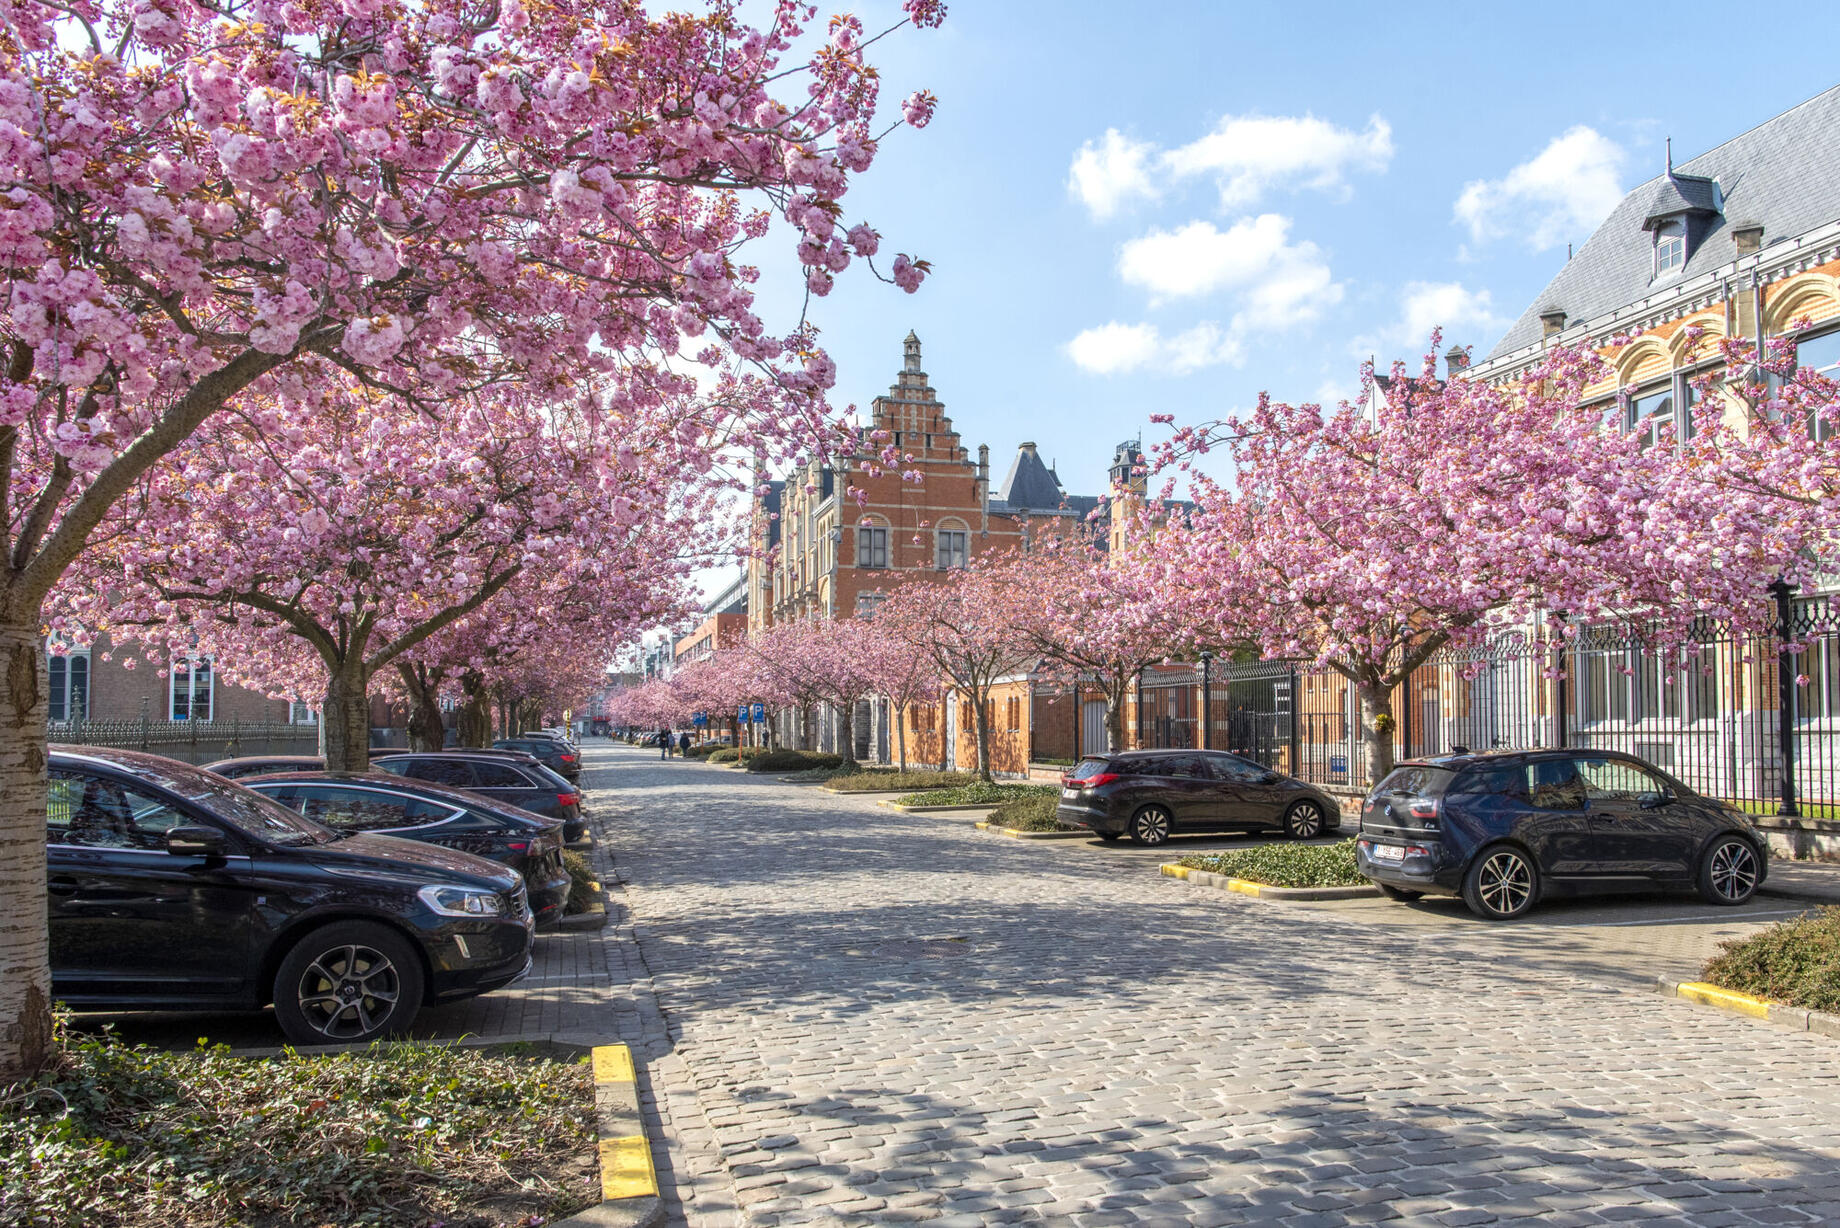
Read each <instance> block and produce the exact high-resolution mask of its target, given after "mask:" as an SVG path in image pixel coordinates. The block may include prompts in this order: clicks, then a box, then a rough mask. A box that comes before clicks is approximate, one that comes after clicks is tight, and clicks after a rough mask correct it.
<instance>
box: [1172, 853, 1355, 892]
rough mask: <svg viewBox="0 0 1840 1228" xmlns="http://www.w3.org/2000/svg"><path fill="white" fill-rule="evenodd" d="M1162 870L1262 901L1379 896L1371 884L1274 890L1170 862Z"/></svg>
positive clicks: (1267, 886) (1277, 888) (1177, 876)
mask: <svg viewBox="0 0 1840 1228" xmlns="http://www.w3.org/2000/svg"><path fill="white" fill-rule="evenodd" d="M1159 871H1160V872H1161V873H1162V875H1163V876H1164V877H1165V878H1179V879H1181V880H1182V881H1183V882H1185V883H1188V884H1190V885H1191V886H1195V887H1213V888H1215V889H1217V890H1220V891H1237V892H1239V894H1241V895H1249V896H1252V897H1254V898H1256V899H1260V900H1296V901H1302V900H1361V899H1366V898H1368V897H1369V896H1377V895H1379V894H1380V888H1378V887H1375V886H1373V885H1372V884H1371V883H1370V884H1368V885H1367V886H1365V887H1272V886H1269V885H1267V884H1265V883H1254V882H1248V881H1247V880H1245V879H1243V878H1232V877H1229V876H1228V875H1225V874H1210V873H1209V872H1208V871H1206V870H1191V869H1189V868H1188V867H1187V866H1179V865H1176V864H1175V863H1174V862H1170V861H1166V862H1164V863H1163V864H1162V866H1160V867H1159Z"/></svg>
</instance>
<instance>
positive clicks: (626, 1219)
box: [551, 1045, 664, 1228]
mask: <svg viewBox="0 0 1840 1228" xmlns="http://www.w3.org/2000/svg"><path fill="white" fill-rule="evenodd" d="M589 1060H590V1061H591V1062H592V1063H593V1066H594V1117H595V1127H596V1130H597V1131H598V1133H599V1134H600V1144H599V1149H600V1161H601V1201H600V1205H598V1206H593V1207H589V1208H588V1209H587V1210H585V1211H581V1212H578V1213H577V1214H575V1215H571V1216H569V1217H568V1218H567V1219H560V1220H557V1221H556V1222H555V1223H554V1224H553V1225H552V1226H551V1228H652V1226H653V1225H656V1224H662V1223H663V1222H664V1200H663V1199H662V1198H660V1197H659V1196H658V1173H657V1171H656V1170H654V1169H653V1167H652V1148H651V1144H650V1143H649V1142H647V1141H646V1137H645V1118H644V1117H643V1116H642V1115H641V1114H640V1112H639V1088H638V1080H637V1076H636V1074H635V1072H634V1070H633V1061H632V1050H631V1049H628V1048H627V1047H626V1046H625V1045H595V1046H593V1048H592V1050H591V1051H590V1058H589Z"/></svg>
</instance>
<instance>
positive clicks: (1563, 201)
mask: <svg viewBox="0 0 1840 1228" xmlns="http://www.w3.org/2000/svg"><path fill="white" fill-rule="evenodd" d="M1626 160H1627V155H1626V154H1625V152H1624V150H1623V147H1622V146H1621V145H1618V144H1617V143H1616V142H1615V141H1613V140H1611V139H1610V138H1609V137H1607V136H1604V135H1603V134H1602V133H1599V132H1597V131H1596V130H1594V129H1591V128H1587V127H1585V126H1583V125H1582V124H1581V125H1579V126H1577V127H1574V128H1569V129H1567V130H1566V131H1565V132H1563V133H1561V134H1560V135H1559V136H1556V137H1554V138H1553V140H1552V141H1551V143H1549V144H1548V145H1547V146H1546V148H1545V149H1543V150H1541V151H1540V152H1539V153H1538V154H1537V155H1535V156H1534V157H1533V158H1532V159H1531V160H1530V161H1527V162H1523V163H1521V164H1520V165H1519V166H1517V167H1515V168H1514V169H1513V170H1511V171H1509V172H1508V173H1507V174H1506V175H1504V176H1503V177H1502V178H1500V179H1478V180H1475V181H1473V182H1471V183H1468V184H1465V185H1464V187H1463V193H1462V195H1460V196H1458V197H1457V204H1456V218H1457V221H1459V222H1461V223H1463V224H1464V225H1465V226H1467V227H1469V233H1470V238H1471V239H1472V240H1474V241H1475V242H1478V243H1481V242H1484V241H1486V240H1489V239H1493V238H1499V237H1501V236H1503V235H1507V234H1513V233H1519V234H1520V236H1521V242H1523V243H1524V244H1526V245H1527V246H1528V247H1530V248H1532V249H1533V250H1534V251H1545V250H1546V249H1547V248H1551V247H1556V246H1558V245H1559V244H1561V243H1563V242H1565V241H1566V240H1567V239H1570V238H1578V237H1583V236H1584V235H1587V234H1589V233H1590V232H1591V230H1592V229H1593V228H1594V227H1595V226H1596V225H1597V224H1598V223H1599V222H1601V221H1603V220H1604V219H1605V218H1606V217H1608V216H1610V211H1611V210H1612V209H1614V208H1616V206H1617V203H1618V202H1619V201H1621V200H1622V199H1623V189H1622V187H1621V183H1622V172H1623V163H1624V162H1625V161H1626Z"/></svg>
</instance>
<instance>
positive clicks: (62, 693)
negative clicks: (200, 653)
mask: <svg viewBox="0 0 1840 1228" xmlns="http://www.w3.org/2000/svg"><path fill="white" fill-rule="evenodd" d="M130 661H132V662H134V665H133V667H132V668H130V666H129V664H128V663H129V662H130ZM163 664H165V676H164V677H162V676H161V669H162V665H163ZM46 665H47V670H48V681H49V698H50V720H51V723H52V724H53V725H64V724H70V723H72V722H86V721H138V720H141V719H142V718H145V719H147V720H149V721H203V722H214V721H218V722H221V721H244V722H250V723H260V722H274V723H289V722H291V723H294V724H304V725H311V724H313V723H314V719H315V716H314V706H310V705H307V704H298V703H289V702H288V701H287V700H284V699H271V698H269V697H268V696H266V695H263V694H261V693H260V692H257V691H252V690H250V689H249V688H247V687H241V686H237V685H235V684H233V683H229V682H226V681H225V680H224V679H223V678H221V677H219V676H218V670H217V669H216V668H215V665H214V663H213V662H212V660H211V659H210V658H209V657H198V658H193V659H191V660H187V661H176V662H172V663H170V664H166V663H160V662H153V661H149V660H147V659H146V658H145V656H144V655H143V654H142V653H141V652H140V651H139V650H138V649H135V648H128V649H125V650H124V649H121V648H118V647H116V646H114V645H113V644H111V643H110V641H109V638H108V636H106V635H99V636H97V637H96V638H95V641H94V642H93V643H91V644H90V645H89V646H88V647H87V648H69V647H65V646H48V647H47V653H46Z"/></svg>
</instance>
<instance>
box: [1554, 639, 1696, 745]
mask: <svg viewBox="0 0 1840 1228" xmlns="http://www.w3.org/2000/svg"><path fill="white" fill-rule="evenodd" d="M1573 676H1574V677H1575V678H1577V680H1578V719H1579V720H1580V721H1582V722H1583V723H1585V724H1587V725H1588V724H1595V723H1597V722H1600V721H1618V722H1623V721H1654V720H1672V721H1687V722H1692V721H1701V720H1713V719H1716V718H1717V716H1718V713H1719V680H1718V649H1717V648H1715V647H1713V646H1712V645H1710V644H1702V645H1701V646H1700V648H1699V650H1698V651H1697V652H1695V653H1694V654H1693V655H1692V656H1690V657H1688V658H1687V660H1686V662H1685V663H1684V666H1683V664H1682V662H1680V660H1679V659H1678V658H1676V657H1674V656H1672V655H1669V656H1666V657H1660V656H1656V655H1655V654H1654V653H1651V652H1644V651H1642V650H1641V649H1639V648H1615V649H1608V650H1603V651H1597V652H1581V653H1579V654H1578V657H1577V666H1576V668H1575V669H1574V670H1573Z"/></svg>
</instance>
